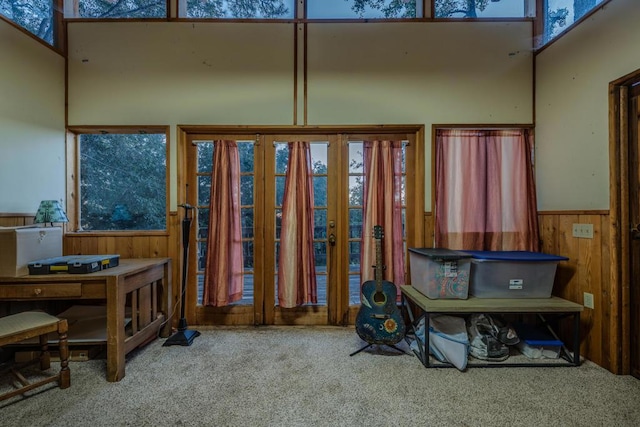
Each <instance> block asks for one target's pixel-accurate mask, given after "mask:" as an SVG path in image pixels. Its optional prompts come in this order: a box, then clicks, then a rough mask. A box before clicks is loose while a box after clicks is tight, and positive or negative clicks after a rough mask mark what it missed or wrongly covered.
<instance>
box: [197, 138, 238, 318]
mask: <svg viewBox="0 0 640 427" xmlns="http://www.w3.org/2000/svg"><path fill="white" fill-rule="evenodd" d="M210 203H211V206H210V209H209V234H208V237H207V256H206V269H205V274H204V298H203V304H204V305H206V306H213V307H223V306H226V305H229V304H231V303H232V302H235V301H238V300H240V299H242V289H243V285H244V271H243V270H244V267H243V258H242V229H241V224H240V158H239V154H238V145H237V143H236V142H235V141H215V142H214V150H213V168H212V174H211V198H210Z"/></svg>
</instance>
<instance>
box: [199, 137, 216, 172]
mask: <svg viewBox="0 0 640 427" xmlns="http://www.w3.org/2000/svg"><path fill="white" fill-rule="evenodd" d="M212 162H213V142H204V141H198V169H197V170H198V172H211V164H212Z"/></svg>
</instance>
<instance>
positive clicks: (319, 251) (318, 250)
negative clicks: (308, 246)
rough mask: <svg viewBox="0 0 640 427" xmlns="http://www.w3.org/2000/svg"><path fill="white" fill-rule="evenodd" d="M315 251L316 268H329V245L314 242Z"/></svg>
mask: <svg viewBox="0 0 640 427" xmlns="http://www.w3.org/2000/svg"><path fill="white" fill-rule="evenodd" d="M313 250H314V255H315V259H316V267H326V266H327V244H326V243H325V242H314V243H313Z"/></svg>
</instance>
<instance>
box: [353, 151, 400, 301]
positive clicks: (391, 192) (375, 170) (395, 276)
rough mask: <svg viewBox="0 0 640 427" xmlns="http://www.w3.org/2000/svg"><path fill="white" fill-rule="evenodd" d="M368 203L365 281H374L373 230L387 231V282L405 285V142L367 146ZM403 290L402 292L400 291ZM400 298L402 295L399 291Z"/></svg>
mask: <svg viewBox="0 0 640 427" xmlns="http://www.w3.org/2000/svg"><path fill="white" fill-rule="evenodd" d="M364 175H365V179H364V203H363V205H364V206H363V221H362V227H363V230H362V237H363V238H362V243H361V247H362V250H361V256H360V265H361V270H362V273H361V274H362V281H363V282H365V281H367V280H374V278H375V271H374V269H373V268H370V267H371V266H374V265H375V264H376V250H375V248H376V242H375V240H374V239H373V227H374V226H376V225H380V226H382V228H383V232H384V238H383V239H382V258H383V260H382V262H383V265H384V266H385V269H384V270H383V274H382V278H383V280H388V281H390V282H393V283H394V284H395V285H396V286H400V285H404V284H405V280H404V243H403V236H404V231H403V229H402V191H403V188H402V141H365V142H364ZM398 289H400V288H398ZM398 296H399V291H398Z"/></svg>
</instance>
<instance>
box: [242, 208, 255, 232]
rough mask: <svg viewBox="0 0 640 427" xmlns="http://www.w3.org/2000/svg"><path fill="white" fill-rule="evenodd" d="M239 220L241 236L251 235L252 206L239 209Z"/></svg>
mask: <svg viewBox="0 0 640 427" xmlns="http://www.w3.org/2000/svg"><path fill="white" fill-rule="evenodd" d="M240 221H241V222H240V223H241V224H242V238H243V239H244V238H251V237H253V208H242V209H240Z"/></svg>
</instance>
